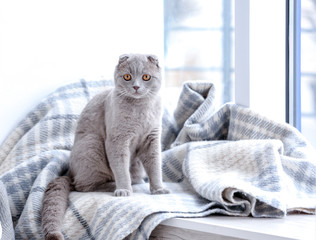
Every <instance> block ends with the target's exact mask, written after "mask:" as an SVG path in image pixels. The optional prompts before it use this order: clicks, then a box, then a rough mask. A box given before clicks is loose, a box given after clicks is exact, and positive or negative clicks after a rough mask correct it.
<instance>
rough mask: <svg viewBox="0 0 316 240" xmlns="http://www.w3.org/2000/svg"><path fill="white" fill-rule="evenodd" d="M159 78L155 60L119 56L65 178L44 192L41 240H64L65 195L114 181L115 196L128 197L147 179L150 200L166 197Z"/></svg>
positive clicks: (84, 118)
mask: <svg viewBox="0 0 316 240" xmlns="http://www.w3.org/2000/svg"><path fill="white" fill-rule="evenodd" d="M160 87H161V73H160V67H159V63H158V59H157V57H155V56H153V55H141V54H130V55H123V56H120V58H119V62H118V64H117V66H116V68H115V72H114V87H113V88H107V89H106V90H105V91H103V92H102V93H100V94H98V95H96V96H95V97H94V98H92V99H91V100H90V101H89V103H88V104H87V106H86V107H85V108H84V110H83V111H82V113H81V115H80V118H79V120H78V125H77V129H76V134H75V140H74V145H73V148H72V152H71V155H70V163H69V174H68V175H67V176H62V177H58V178H57V179H55V180H54V181H52V182H51V183H50V184H49V185H48V187H47V190H46V192H45V195H44V199H43V208H42V227H43V234H44V236H45V239H64V238H63V235H62V233H61V230H60V228H61V221H62V218H63V216H64V213H65V211H66V208H67V199H68V195H69V192H70V191H79V192H88V191H96V190H98V189H99V188H100V187H101V186H102V185H104V183H105V182H111V181H114V182H115V185H116V189H115V191H114V196H118V197H126V196H129V195H131V194H132V187H131V185H132V184H133V183H142V182H144V180H143V179H144V177H145V176H146V174H145V172H146V173H147V176H148V180H149V185H150V191H151V193H152V194H166V193H169V191H168V190H167V189H166V188H164V187H163V183H162V172H161V157H160V151H161V149H160V131H161V129H160V128H161V119H160V116H161V102H160V95H159V90H160Z"/></svg>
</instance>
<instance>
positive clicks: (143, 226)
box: [0, 80, 316, 239]
mask: <svg viewBox="0 0 316 240" xmlns="http://www.w3.org/2000/svg"><path fill="white" fill-rule="evenodd" d="M105 85H112V82H111V81H90V82H86V81H84V80H82V81H80V82H78V83H74V84H70V85H67V86H65V87H62V88H60V89H58V90H56V91H55V92H54V93H52V94H51V95H49V96H48V97H47V98H46V99H44V100H43V101H42V102H41V103H40V104H39V105H38V106H37V107H36V108H35V109H34V110H33V111H32V112H30V113H29V114H28V115H27V116H26V118H25V119H24V120H23V121H21V123H20V124H19V125H18V126H17V128H16V129H15V130H14V131H13V132H12V133H11V135H10V136H9V137H8V138H7V140H6V141H5V142H4V143H3V145H2V146H1V148H0V207H1V208H0V221H1V224H2V229H3V235H4V236H5V238H6V239H42V237H43V236H42V230H41V207H42V199H43V195H44V192H45V189H46V187H47V185H48V183H49V182H50V181H51V180H53V179H54V178H56V177H58V176H61V175H63V174H65V173H66V172H67V169H68V161H69V155H70V151H71V148H72V144H73V139H74V132H75V128H76V121H77V119H78V117H79V115H80V113H81V111H82V109H83V107H84V106H85V105H86V103H87V102H88V101H89V100H90V99H91V97H93V96H94V95H95V94H97V93H98V92H100V91H102V89H103V88H104V86H105ZM214 101H215V88H214V86H213V84H211V83H206V82H189V83H186V84H184V86H183V89H182V92H181V95H180V97H179V100H178V103H177V106H176V108H175V109H169V108H165V110H164V115H163V119H162V139H161V141H162V164H163V165H162V169H163V177H164V181H165V184H166V186H167V187H168V188H169V189H170V190H171V194H167V195H150V191H149V186H148V183H144V184H138V185H134V186H133V192H134V194H133V195H132V196H131V197H128V198H120V197H114V196H113V194H112V192H111V191H112V190H113V185H111V184H108V185H106V186H105V189H103V190H102V191H98V192H91V193H80V192H71V193H70V195H69V202H68V209H67V211H66V214H65V218H64V225H63V234H64V236H65V239H124V238H126V239H148V238H149V236H150V233H151V231H152V230H153V229H154V228H155V227H156V226H157V225H158V224H159V223H161V222H162V221H164V220H166V219H169V218H172V217H202V216H208V215H211V214H215V213H218V214H225V215H233V216H253V217H283V216H285V215H286V214H287V213H289V212H295V211H300V212H305V213H311V214H314V213H315V206H316V152H315V149H314V148H313V147H312V146H311V145H310V144H309V143H308V142H307V141H306V140H305V138H304V137H303V136H302V135H301V133H299V132H298V131H297V130H296V129H295V128H293V127H291V126H289V125H288V124H285V123H277V122H275V121H272V120H270V119H268V118H266V117H264V116H262V115H260V114H258V113H255V112H253V111H252V110H251V109H248V108H244V107H241V106H238V105H236V104H232V103H228V104H225V105H223V106H222V107H221V108H220V109H218V110H216V109H215V104H214Z"/></svg>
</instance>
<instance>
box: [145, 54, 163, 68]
mask: <svg viewBox="0 0 316 240" xmlns="http://www.w3.org/2000/svg"><path fill="white" fill-rule="evenodd" d="M147 58H148V60H149V61H150V62H151V63H153V64H155V65H156V66H157V68H160V67H159V61H158V57H157V56H155V55H148V56H147Z"/></svg>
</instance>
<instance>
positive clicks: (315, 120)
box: [301, 0, 316, 147]
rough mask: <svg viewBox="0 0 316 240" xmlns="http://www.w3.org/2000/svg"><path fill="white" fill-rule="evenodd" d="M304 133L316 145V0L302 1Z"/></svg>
mask: <svg viewBox="0 0 316 240" xmlns="http://www.w3.org/2000/svg"><path fill="white" fill-rule="evenodd" d="M301 104H302V106H301V109H302V122H301V124H302V133H303V134H304V135H305V136H306V137H307V138H308V139H309V140H310V141H311V142H312V144H313V145H314V146H315V147H316V0H302V1H301Z"/></svg>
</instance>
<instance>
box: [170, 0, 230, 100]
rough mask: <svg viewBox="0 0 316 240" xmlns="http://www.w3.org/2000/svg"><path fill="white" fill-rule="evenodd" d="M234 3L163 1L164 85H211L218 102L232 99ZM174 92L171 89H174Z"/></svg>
mask: <svg viewBox="0 0 316 240" xmlns="http://www.w3.org/2000/svg"><path fill="white" fill-rule="evenodd" d="M232 5H233V1H231V0H222V1H209V0H186V1H184V0H165V1H164V33H165V36H164V53H165V83H166V87H169V88H172V89H174V88H180V87H181V86H182V84H183V83H184V82H185V81H189V80H190V81H191V80H208V81H210V82H213V83H214V85H215V88H216V90H217V97H218V98H219V99H218V101H219V102H220V103H224V102H227V101H231V100H232V99H233V97H234V96H233V91H232V89H233V83H234V65H233V64H234V61H233V52H234V49H233V48H234V36H233V33H234V29H233V27H234V17H233V12H234V11H233V9H234V7H233V6H232ZM173 91H174V90H173Z"/></svg>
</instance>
